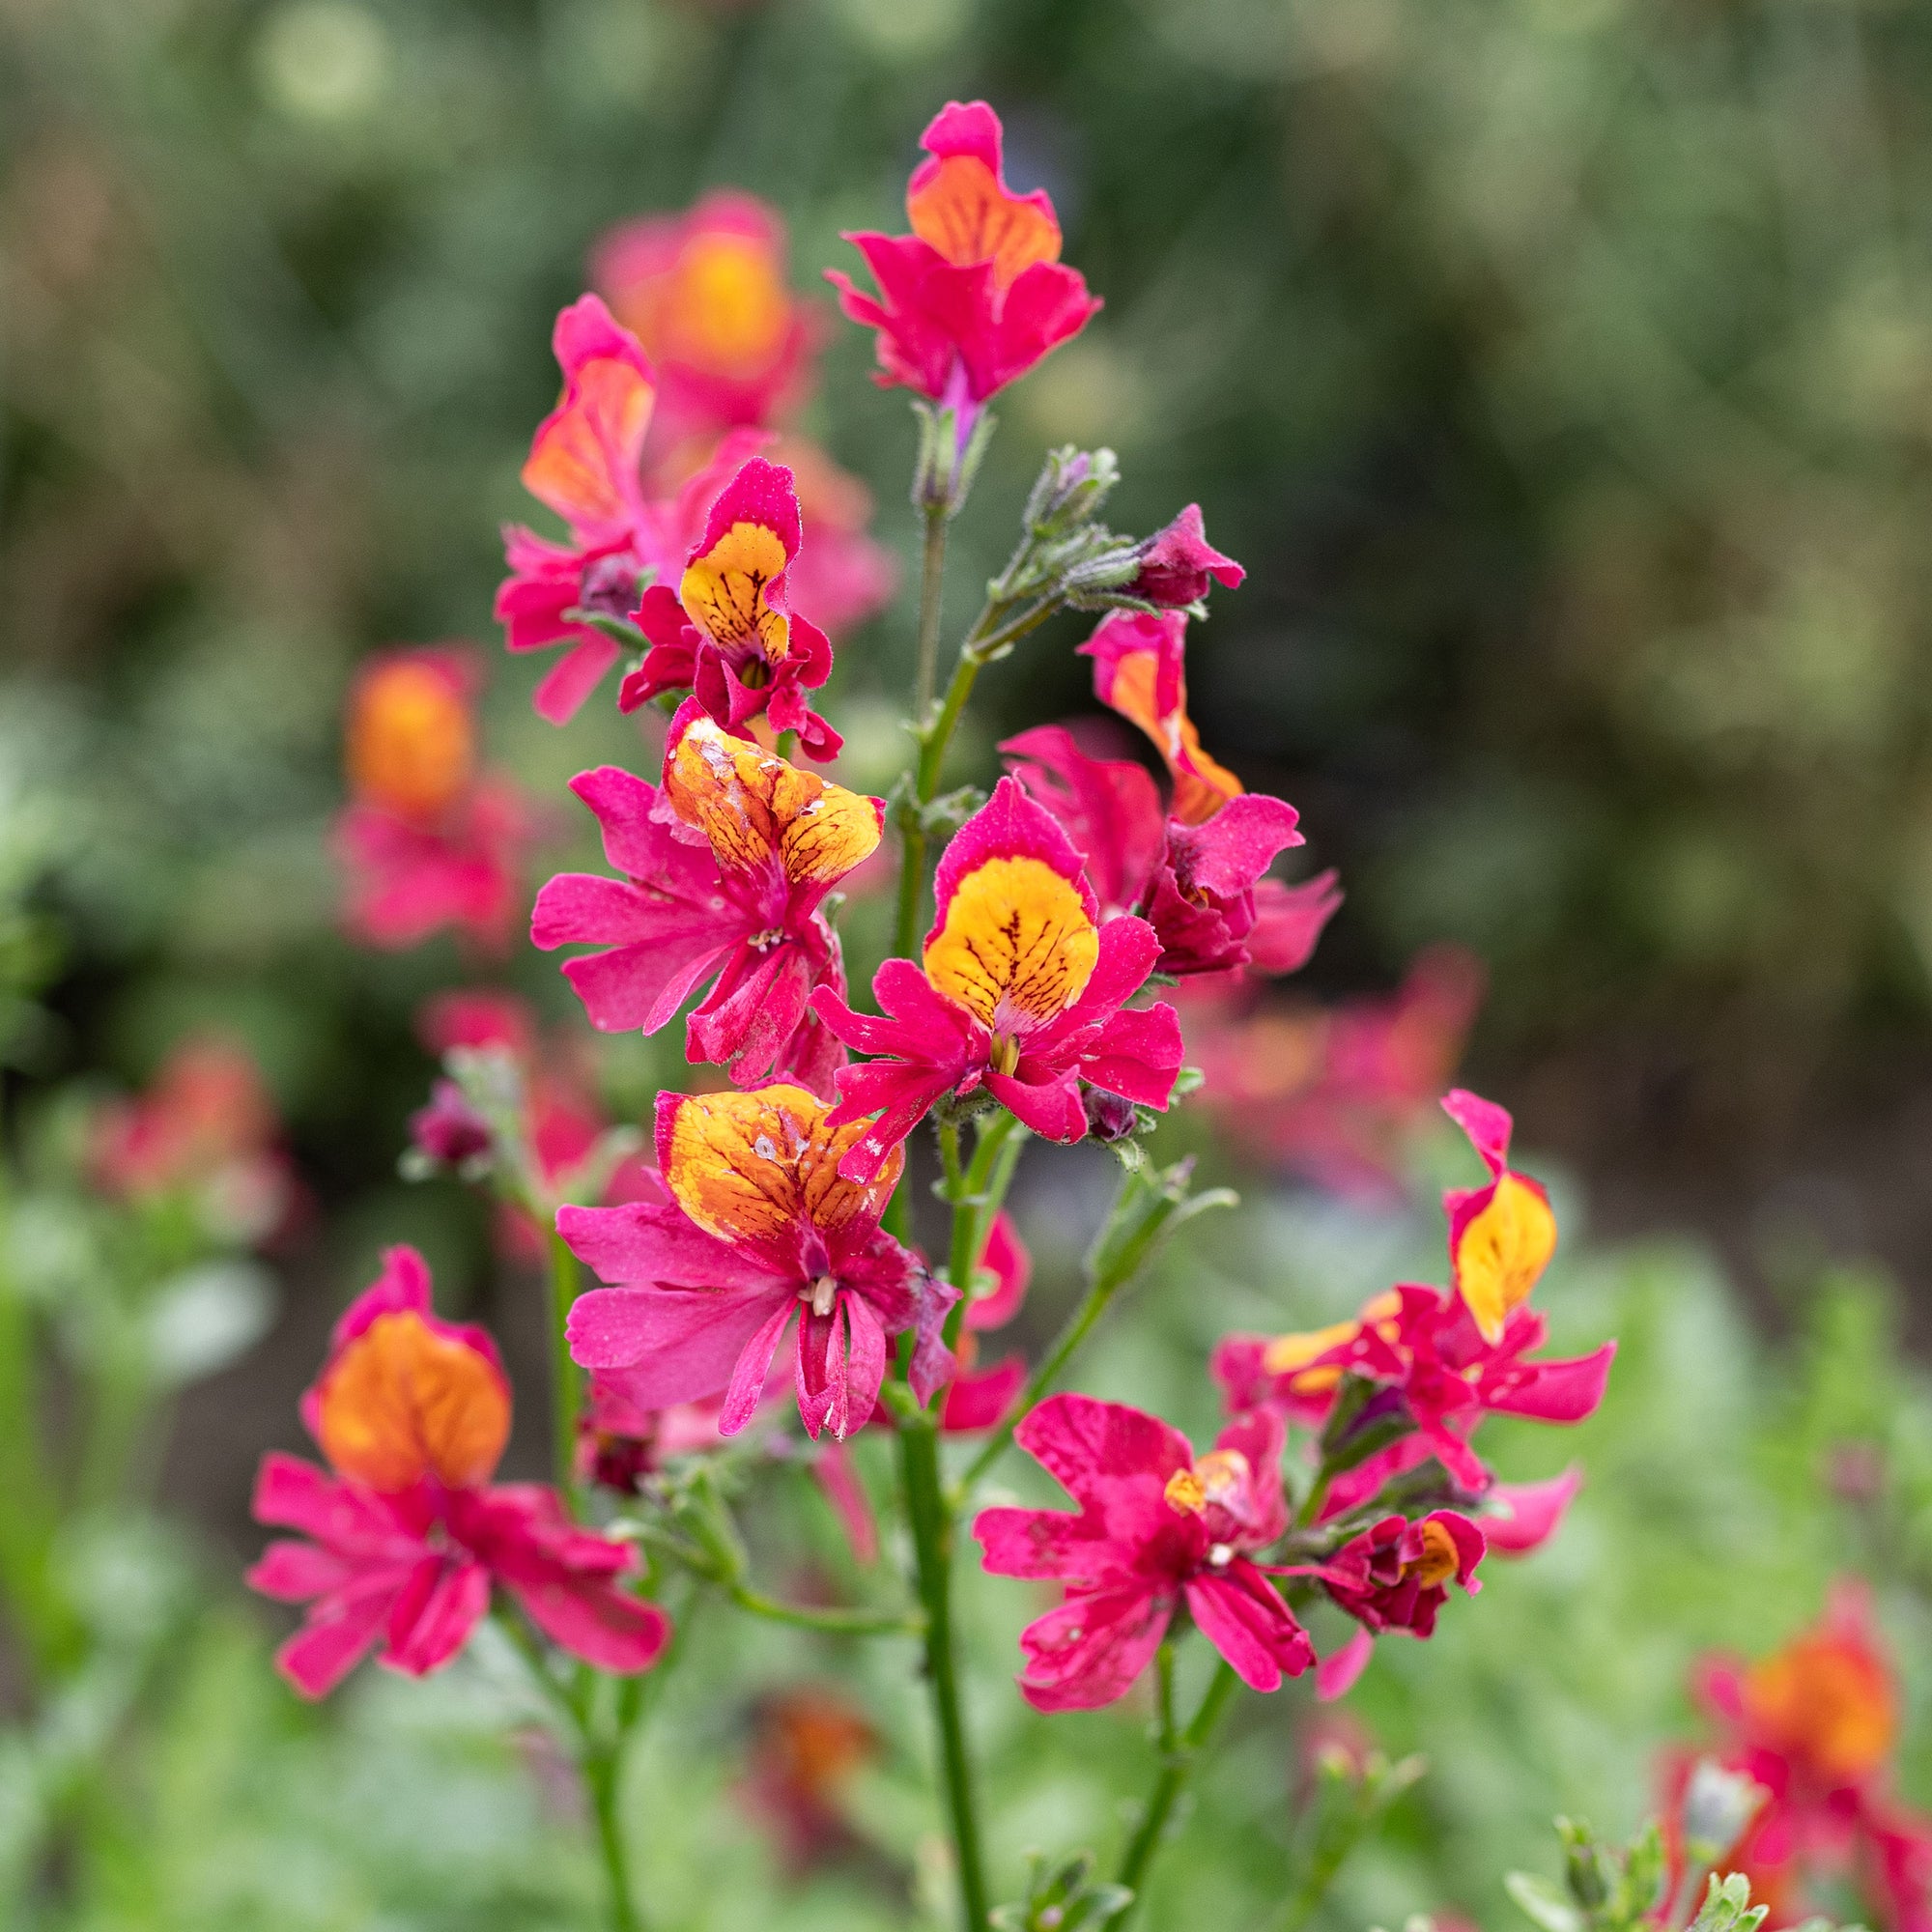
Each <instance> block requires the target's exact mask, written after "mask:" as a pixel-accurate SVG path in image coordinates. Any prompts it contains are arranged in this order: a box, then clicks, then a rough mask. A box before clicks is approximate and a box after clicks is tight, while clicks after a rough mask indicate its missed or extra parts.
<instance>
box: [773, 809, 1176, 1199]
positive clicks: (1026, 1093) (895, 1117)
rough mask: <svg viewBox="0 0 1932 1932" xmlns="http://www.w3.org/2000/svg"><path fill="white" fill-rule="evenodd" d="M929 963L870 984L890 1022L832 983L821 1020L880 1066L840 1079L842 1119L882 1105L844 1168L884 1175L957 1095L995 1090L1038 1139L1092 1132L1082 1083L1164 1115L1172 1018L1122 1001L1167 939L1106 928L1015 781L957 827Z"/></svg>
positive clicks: (1130, 922)
mask: <svg viewBox="0 0 1932 1932" xmlns="http://www.w3.org/2000/svg"><path fill="white" fill-rule="evenodd" d="M934 896H935V899H936V902H937V903H936V913H937V917H936V919H935V921H934V923H933V927H932V930H931V931H930V932H928V933H927V934H926V936H925V948H924V953H923V968H922V967H921V966H915V965H914V964H913V962H912V961H911V960H910V959H888V960H887V961H886V963H885V964H884V965H883V966H881V967H880V968H879V971H878V973H877V975H876V976H875V977H874V979H873V980H872V992H873V995H874V997H875V998H876V999H877V1000H878V1002H879V1005H880V1006H881V1007H882V1008H883V1009H885V1012H886V1015H887V1017H886V1018H884V1019H872V1018H869V1017H867V1016H865V1015H862V1014H859V1013H855V1012H853V1011H852V1009H850V1008H849V1007H848V1006H847V1005H846V1004H845V1002H844V1000H843V998H842V997H840V995H839V994H838V992H837V991H836V990H834V989H833V988H831V987H826V988H822V989H821V990H820V991H819V992H817V993H815V994H814V995H813V996H812V1009H813V1010H814V1011H815V1012H816V1013H817V1014H818V1016H819V1018H820V1019H821V1020H823V1021H824V1022H825V1025H826V1026H827V1028H828V1029H830V1031H831V1032H832V1033H833V1034H834V1035H836V1036H837V1037H838V1038H839V1039H841V1040H843V1041H844V1042H845V1044H846V1045H847V1046H851V1047H856V1048H858V1049H859V1051H861V1052H862V1053H871V1054H877V1055H880V1056H882V1058H880V1059H877V1060H874V1061H872V1062H871V1063H870V1064H869V1065H864V1066H846V1067H841V1068H840V1069H839V1071H838V1075H837V1079H838V1096H839V1098H838V1108H837V1109H836V1110H835V1112H834V1116H833V1118H834V1120H835V1121H837V1122H840V1123H842V1122H848V1121H853V1120H857V1119H858V1118H859V1117H860V1116H861V1115H862V1114H867V1113H871V1112H873V1111H874V1110H875V1109H883V1112H882V1113H881V1115H880V1118H879V1119H878V1120H877V1121H876V1122H873V1123H872V1125H871V1127H870V1128H869V1130H868V1131H867V1133H866V1135H865V1136H864V1137H863V1138H862V1139H860V1140H859V1141H858V1142H856V1143H855V1144H854V1146H853V1148H852V1151H851V1152H850V1153H848V1154H847V1155H846V1157H845V1162H844V1164H843V1165H842V1166H841V1168H840V1170H839V1171H840V1172H841V1173H842V1174H844V1175H845V1176H846V1177H847V1179H866V1178H867V1176H869V1175H872V1174H876V1173H877V1172H878V1171H879V1169H880V1167H881V1166H882V1165H883V1164H884V1162H885V1160H886V1158H887V1156H888V1155H889V1154H890V1152H891V1151H892V1150H893V1149H894V1148H895V1147H897V1145H898V1144H899V1142H901V1141H902V1140H904V1138H905V1137H906V1135H907V1134H909V1133H910V1132H911V1131H912V1129H913V1128H914V1127H915V1126H916V1125H917V1124H918V1123H919V1122H920V1121H921V1120H922V1119H923V1117H924V1115H925V1113H926V1111H927V1110H928V1109H929V1108H930V1107H931V1106H932V1104H933V1102H934V1101H936V1100H938V1099H939V1098H940V1097H941V1096H942V1095H943V1094H948V1093H953V1092H957V1093H962V1094H970V1093H973V1092H974V1091H976V1090H977V1089H978V1088H980V1087H981V1086H984V1088H985V1089H986V1091H987V1092H988V1093H990V1094H992V1095H993V1097H994V1098H995V1099H997V1100H998V1101H999V1102H1000V1103H1001V1104H1002V1105H1003V1106H1006V1107H1008V1108H1009V1109H1010V1110H1011V1111H1012V1112H1013V1113H1014V1114H1015V1115H1017V1116H1018V1118H1019V1119H1020V1120H1021V1121H1023V1122H1025V1123H1026V1124H1027V1125H1028V1126H1029V1127H1031V1128H1032V1129H1033V1130H1034V1131H1035V1132H1036V1133H1037V1134H1039V1135H1041V1136H1043V1137H1044V1138H1046V1139H1048V1140H1056V1141H1077V1140H1079V1139H1080V1138H1081V1137H1082V1136H1083V1135H1084V1134H1085V1133H1086V1132H1087V1112H1086V1109H1085V1107H1084V1106H1083V1105H1082V1102H1081V1092H1080V1083H1081V1081H1082V1080H1087V1081H1091V1082H1092V1083H1093V1084H1094V1086H1095V1087H1099V1088H1102V1089H1104V1090H1105V1091H1106V1092H1108V1093H1110V1094H1120V1095H1122V1097H1123V1098H1125V1099H1129V1100H1134V1101H1138V1102H1140V1103H1142V1104H1144V1105H1147V1106H1151V1107H1164V1106H1165V1105H1166V1104H1167V1099H1168V1095H1169V1094H1171V1093H1172V1092H1173V1091H1174V1081H1175V1076H1176V1074H1177V1073H1179V1070H1180V1052H1181V1048H1180V1028H1179V1024H1178V1022H1177V1021H1176V1019H1175V1017H1174V1009H1173V1008H1172V1007H1167V1006H1157V1007H1151V1008H1149V1009H1146V1010H1145V1011H1142V1010H1136V1009H1131V1008H1129V1007H1127V1005H1126V1002H1127V1001H1128V1000H1129V999H1131V998H1132V997H1133V995H1134V994H1135V993H1136V992H1138V991H1139V990H1140V988H1141V986H1142V985H1143V984H1144V983H1145V982H1146V980H1147V977H1148V975H1149V973H1151V971H1152V970H1153V963H1154V960H1155V959H1156V958H1157V957H1158V956H1159V952H1160V942H1159V940H1158V939H1157V938H1156V937H1155V935H1154V931H1153V928H1152V927H1151V925H1149V924H1148V923H1146V922H1145V921H1144V920H1138V919H1133V918H1130V917H1126V916H1122V917H1120V918H1116V919H1110V920H1107V921H1105V922H1104V923H1102V922H1101V921H1100V920H1099V918H1098V907H1097V904H1096V901H1095V899H1094V890H1093V888H1092V887H1091V886H1090V885H1089V884H1088V883H1087V878H1086V875H1085V873H1084V872H1083V871H1082V869H1081V865H1080V855H1079V853H1078V852H1076V851H1075V850H1074V849H1073V846H1072V844H1071V843H1070V841H1069V840H1068V839H1067V837H1066V835H1065V833H1064V832H1063V831H1062V830H1061V829H1060V827H1059V826H1058V825H1057V824H1055V823H1054V821H1053V818H1052V817H1051V815H1050V814H1049V813H1048V812H1046V811H1045V810H1043V809H1042V808H1041V807H1039V806H1037V805H1036V804H1034V802H1033V801H1032V800H1031V799H1029V798H1028V797H1027V795H1026V793H1025V792H1024V791H1023V790H1022V789H1021V788H1020V785H1019V782H1018V781H1017V780H1015V779H1010V778H1006V779H1002V780H1001V781H1000V782H999V783H998V785H996V786H995V787H994V790H993V796H992V798H991V799H990V800H989V801H988V802H987V804H986V805H984V806H983V807H982V808H981V809H980V810H979V811H977V812H975V813H974V815H973V816H972V817H971V818H970V819H968V820H967V821H966V823H965V824H964V825H963V826H961V827H960V829H959V831H958V833H957V834H956V835H955V836H954V837H953V839H952V843H951V844H950V845H948V846H947V848H946V852H945V855H944V856H943V857H942V858H941V860H940V862H939V867H938V873H937V877H936V879H935V881H934Z"/></svg>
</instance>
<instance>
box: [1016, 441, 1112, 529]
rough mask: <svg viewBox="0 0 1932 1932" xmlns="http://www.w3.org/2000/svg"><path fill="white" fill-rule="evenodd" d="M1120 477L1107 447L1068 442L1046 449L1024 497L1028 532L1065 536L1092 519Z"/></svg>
mask: <svg viewBox="0 0 1932 1932" xmlns="http://www.w3.org/2000/svg"><path fill="white" fill-rule="evenodd" d="M1120 480H1121V471H1120V468H1119V466H1118V465H1117V464H1116V463H1115V461H1114V452H1113V451H1112V450H1111V449H1094V450H1086V449H1076V448H1074V446H1073V445H1072V444H1071V443H1068V444H1066V445H1065V447H1063V448H1060V449H1056V450H1052V451H1050V452H1049V453H1048V455H1047V459H1046V462H1045V464H1044V466H1043V467H1042V468H1041V469H1040V472H1039V475H1038V477H1037V479H1036V481H1035V483H1034V486H1033V491H1032V493H1031V494H1030V495H1029V496H1028V497H1027V504H1026V512H1025V521H1026V527H1027V531H1028V534H1029V535H1031V536H1033V537H1035V538H1036V539H1042V540H1047V541H1050V540H1052V539H1053V538H1056V537H1064V536H1066V535H1069V534H1070V533H1071V532H1072V531H1074V530H1077V529H1078V528H1080V527H1081V526H1082V525H1084V524H1087V523H1089V522H1091V521H1092V519H1093V518H1094V515H1095V514H1096V513H1097V511H1098V510H1099V508H1100V505H1101V504H1102V503H1104V502H1105V501H1106V500H1107V496H1108V493H1109V492H1110V491H1112V489H1113V487H1114V485H1115V484H1116V483H1118V482H1119V481H1120Z"/></svg>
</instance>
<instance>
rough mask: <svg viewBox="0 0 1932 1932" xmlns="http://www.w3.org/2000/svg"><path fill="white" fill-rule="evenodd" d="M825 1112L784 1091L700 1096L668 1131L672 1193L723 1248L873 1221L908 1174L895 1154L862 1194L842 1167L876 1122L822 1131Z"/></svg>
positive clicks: (682, 1104) (682, 1108) (795, 1091)
mask: <svg viewBox="0 0 1932 1932" xmlns="http://www.w3.org/2000/svg"><path fill="white" fill-rule="evenodd" d="M826 1112H827V1109H826V1107H825V1105H824V1103H823V1102H822V1101H820V1100H818V1099H815V1098H814V1097H813V1096H812V1095H811V1094H808V1093H807V1092H806V1091H805V1089H804V1088H803V1087H792V1086H787V1085H784V1084H782V1083H780V1084H778V1085H774V1086H770V1087H760V1088H759V1089H757V1091H756V1092H754V1093H751V1094H693V1095H692V1096H691V1097H690V1098H688V1099H684V1100H680V1101H679V1102H678V1106H677V1112H676V1114H675V1115H674V1116H673V1118H672V1121H671V1130H670V1151H669V1155H668V1159H667V1160H666V1162H665V1171H664V1178H665V1185H666V1186H668V1188H669V1189H670V1191H671V1195H672V1198H673V1199H674V1200H675V1201H676V1202H677V1205H678V1206H679V1207H680V1208H683V1209H684V1211H685V1212H686V1213H687V1214H689V1215H690V1216H691V1218H692V1219H693V1220H694V1221H696V1223H697V1225H698V1226H699V1227H700V1228H702V1229H703V1230H704V1232H705V1233H706V1234H707V1235H716V1236H718V1237H719V1238H720V1239H721V1240H726V1241H747V1240H749V1241H757V1240H770V1239H774V1238H779V1237H781V1236H782V1234H783V1231H785V1230H787V1229H789V1228H791V1227H792V1226H794V1225H795V1224H796V1223H797V1222H798V1221H799V1220H800V1219H801V1218H803V1219H805V1220H809V1221H810V1222H811V1223H812V1225H813V1226H814V1227H816V1228H818V1229H820V1230H822V1231H824V1232H826V1233H830V1232H831V1231H832V1230H834V1229H837V1228H842V1227H844V1226H845V1225H846V1223H847V1222H849V1221H851V1220H852V1219H853V1218H854V1217H855V1216H857V1215H859V1214H861V1213H864V1214H867V1215H871V1216H876V1215H877V1214H879V1213H880V1212H882V1211H883V1210H884V1208H885V1205H886V1203H887V1201H888V1200H890V1199H891V1197H892V1191H893V1188H894V1186H895V1184H896V1182H897V1180H898V1178H899V1172H900V1170H901V1169H902V1168H903V1167H904V1165H905V1153H904V1150H903V1149H900V1148H895V1149H894V1150H893V1152H892V1156H891V1158H890V1159H889V1160H888V1161H887V1162H886V1165H885V1167H884V1168H883V1169H882V1170H881V1171H880V1173H879V1176H878V1178H877V1179H875V1180H873V1181H871V1182H870V1183H868V1184H867V1185H865V1186H861V1185H859V1184H858V1183H857V1182H855V1181H850V1180H844V1179H840V1178H839V1174H838V1163H839V1161H840V1160H842V1159H843V1158H844V1156H845V1155H846V1154H847V1153H848V1152H849V1151H851V1149H852V1148H853V1147H854V1146H855V1145H856V1144H857V1143H858V1142H859V1141H860V1140H861V1139H862V1138H863V1137H864V1136H865V1134H866V1132H867V1130H868V1129H869V1128H870V1126H871V1124H872V1122H871V1121H870V1120H869V1119H867V1120H863V1121H854V1122H851V1123H850V1124H849V1125H846V1126H842V1127H828V1126H827V1125H826V1124H825V1116H826Z"/></svg>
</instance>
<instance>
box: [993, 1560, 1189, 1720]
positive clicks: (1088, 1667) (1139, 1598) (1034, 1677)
mask: <svg viewBox="0 0 1932 1932" xmlns="http://www.w3.org/2000/svg"><path fill="white" fill-rule="evenodd" d="M1173 1615H1174V1600H1173V1598H1172V1597H1169V1596H1167V1595H1166V1594H1164V1593H1160V1592H1156V1591H1153V1590H1151V1589H1149V1588H1148V1587H1147V1586H1146V1585H1144V1584H1142V1585H1138V1586H1133V1585H1130V1586H1128V1587H1127V1588H1125V1589H1121V1590H1107V1591H1094V1592H1092V1593H1085V1594H1082V1595H1079V1596H1075V1597H1072V1598H1070V1599H1068V1601H1067V1602H1066V1603H1065V1604H1063V1605H1061V1606H1060V1608H1058V1609H1057V1610H1049V1611H1048V1612H1047V1613H1046V1615H1045V1616H1043V1617H1039V1618H1037V1619H1036V1620H1035V1621H1034V1622H1033V1623H1030V1624H1029V1625H1028V1626H1027V1627H1026V1629H1025V1630H1023V1631H1022V1632H1021V1633H1020V1649H1021V1651H1022V1652H1023V1653H1024V1654H1025V1657H1026V1669H1025V1670H1024V1672H1022V1674H1021V1676H1020V1680H1019V1684H1020V1692H1021V1694H1022V1695H1023V1696H1024V1697H1025V1698H1026V1700H1027V1702H1028V1703H1029V1704H1031V1705H1032V1706H1033V1707H1034V1709H1035V1710H1036V1711H1092V1710H1095V1709H1097V1708H1098V1707H1099V1706H1100V1705H1102V1704H1111V1703H1113V1702H1114V1701H1115V1699H1116V1698H1119V1697H1124V1696H1125V1695H1126V1693H1127V1692H1128V1691H1129V1690H1132V1689H1133V1687H1134V1682H1135V1680H1136V1679H1137V1678H1138V1677H1139V1676H1140V1674H1141V1672H1142V1671H1144V1670H1145V1669H1146V1668H1147V1667H1148V1665H1149V1664H1150V1663H1151V1662H1153V1654H1154V1652H1155V1651H1156V1650H1158V1649H1159V1648H1160V1640H1161V1638H1162V1637H1164V1636H1165V1635H1166V1634H1167V1626H1168V1623H1169V1621H1170V1619H1171V1618H1172V1617H1173Z"/></svg>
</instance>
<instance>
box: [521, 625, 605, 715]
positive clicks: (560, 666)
mask: <svg viewBox="0 0 1932 1932" xmlns="http://www.w3.org/2000/svg"><path fill="white" fill-rule="evenodd" d="M616 662H617V646H616V644H615V643H614V642H613V641H612V640H611V639H609V638H607V637H605V636H603V635H602V634H601V633H600V632H596V631H592V632H590V633H589V634H588V635H587V636H585V637H584V639H583V641H582V643H580V644H578V645H576V646H575V647H574V648H573V649H571V650H567V651H565V652H564V654H563V655H562V657H560V658H558V659H557V661H556V662H555V663H554V665H552V666H551V668H550V669H549V670H547V671H546V672H545V673H544V674H543V677H542V679H541V680H540V681H539V682H538V684H537V688H536V690H535V691H534V692H533V693H531V695H530V701H531V703H532V704H534V705H535V706H536V712H537V716H538V717H539V718H542V719H545V720H547V721H548V722H549V723H550V724H552V725H568V724H569V723H570V721H571V720H572V719H573V718H575V717H576V716H577V714H578V713H579V712H580V711H581V710H582V708H583V703H584V700H585V699H586V698H587V697H588V696H590V694H591V693H592V692H593V691H595V690H596V689H597V687H598V685H599V684H600V683H602V682H603V678H604V673H605V672H606V671H608V670H609V669H610V668H611V666H612V665H613V664H615V663H616Z"/></svg>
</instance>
